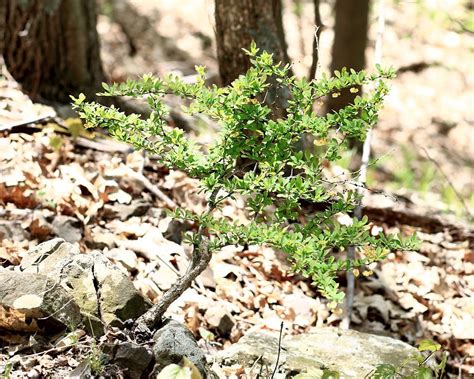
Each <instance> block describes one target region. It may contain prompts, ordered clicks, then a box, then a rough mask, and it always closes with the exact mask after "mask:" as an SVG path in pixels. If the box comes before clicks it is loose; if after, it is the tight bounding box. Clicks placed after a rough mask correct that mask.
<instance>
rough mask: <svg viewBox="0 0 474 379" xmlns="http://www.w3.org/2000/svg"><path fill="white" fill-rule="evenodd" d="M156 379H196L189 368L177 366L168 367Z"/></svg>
mask: <svg viewBox="0 0 474 379" xmlns="http://www.w3.org/2000/svg"><path fill="white" fill-rule="evenodd" d="M156 379H194V378H193V377H192V371H191V369H190V368H189V367H181V366H179V365H176V364H171V365H168V366H166V367H165V368H164V369H163V370H161V371H160V373H159V374H158V376H157V377H156Z"/></svg>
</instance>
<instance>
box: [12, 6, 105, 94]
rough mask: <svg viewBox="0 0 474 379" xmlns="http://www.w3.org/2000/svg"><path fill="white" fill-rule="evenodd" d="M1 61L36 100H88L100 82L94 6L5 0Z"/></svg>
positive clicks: (97, 88)
mask: <svg viewBox="0 0 474 379" xmlns="http://www.w3.org/2000/svg"><path fill="white" fill-rule="evenodd" d="M5 6H6V10H5V18H4V20H5V25H4V46H3V57H4V61H5V64H6V66H7V69H8V71H9V72H10V73H11V75H12V76H13V77H14V78H15V79H16V80H17V81H18V82H19V83H20V84H21V85H22V87H23V90H24V91H25V92H26V93H28V94H29V95H30V97H31V98H33V99H36V100H53V101H58V102H64V103H69V102H70V98H69V95H77V94H79V93H80V92H83V93H85V94H87V95H88V97H89V98H94V97H95V93H96V92H97V91H98V90H100V88H101V83H102V82H103V81H104V80H105V77H104V73H103V71H102V65H101V60H100V53H99V38H98V34H97V30H96V18H97V15H96V9H95V0H80V1H79V0H26V1H25V0H22V1H21V0H6V5H5Z"/></svg>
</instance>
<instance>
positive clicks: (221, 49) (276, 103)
mask: <svg viewBox="0 0 474 379" xmlns="http://www.w3.org/2000/svg"><path fill="white" fill-rule="evenodd" d="M215 5H216V10H215V17H216V40H217V57H218V61H219V72H220V76H221V81H222V84H223V85H228V84H230V83H231V82H232V81H233V80H234V79H236V78H238V77H239V75H241V74H244V73H245V72H246V71H247V70H248V69H249V68H250V60H249V57H248V56H247V55H246V54H245V53H244V52H243V51H242V49H243V48H246V49H248V48H249V46H250V43H251V42H252V41H255V42H256V44H257V47H258V48H260V49H261V51H263V50H265V51H267V52H269V53H272V54H273V59H274V61H275V62H283V63H288V62H289V59H288V54H287V49H286V42H285V36H284V30H283V22H282V4H281V0H264V1H260V0H216V2H215ZM287 101H288V90H287V89H282V88H279V87H278V86H272V89H271V90H270V91H269V92H268V94H267V96H266V103H267V104H269V105H270V106H271V107H272V109H273V110H274V112H275V115H276V116H282V115H283V114H284V109H286V107H287Z"/></svg>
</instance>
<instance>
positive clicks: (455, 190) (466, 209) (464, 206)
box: [422, 147, 473, 219]
mask: <svg viewBox="0 0 474 379" xmlns="http://www.w3.org/2000/svg"><path fill="white" fill-rule="evenodd" d="M422 149H423V151H424V152H425V155H426V157H427V158H428V159H429V160H430V161H431V162H433V163H434V164H435V165H436V167H438V169H439V172H440V173H441V175H443V176H444V178H445V179H446V181H447V182H448V184H449V185H450V187H451V188H452V189H453V191H454V194H455V195H456V197H457V198H458V200H459V201H460V202H461V204H462V206H463V208H464V210H465V211H466V214H467V215H468V217H469V218H470V219H472V218H473V216H472V213H471V211H470V209H469V207H468V205H467V204H466V201H465V199H464V198H463V197H462V196H461V194H460V193H459V192H458V190H457V189H456V187H455V186H454V184H453V182H452V181H451V180H450V179H449V176H448V175H447V174H446V173H445V172H444V170H443V168H442V167H441V165H440V164H439V163H438V161H437V160H436V159H434V158H433V157H432V156H431V155H430V153H429V152H428V150H426V148H425V147H422Z"/></svg>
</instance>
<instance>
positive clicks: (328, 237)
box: [74, 44, 416, 301]
mask: <svg viewBox="0 0 474 379" xmlns="http://www.w3.org/2000/svg"><path fill="white" fill-rule="evenodd" d="M246 53H247V54H248V55H249V56H250V59H251V62H252V67H251V68H250V69H249V70H248V72H247V73H246V74H245V75H241V76H240V77H239V78H237V79H236V80H235V81H234V82H233V83H232V84H231V85H229V86H227V87H223V88H221V87H217V86H215V85H213V86H206V85H205V71H204V68H203V67H197V68H196V70H197V73H198V78H197V81H196V82H195V83H185V82H183V81H182V80H181V79H180V78H179V77H177V76H174V75H168V76H167V77H165V78H163V79H160V78H155V77H152V76H150V75H145V76H143V77H142V78H141V79H140V80H137V81H132V80H129V81H127V82H125V83H121V84H113V85H107V84H104V93H103V94H101V95H104V96H131V97H146V99H147V101H148V104H149V106H150V107H151V109H152V113H151V115H150V117H149V118H148V119H147V120H143V119H141V118H139V117H138V116H137V115H125V114H124V113H122V112H120V111H119V110H118V109H116V108H114V107H113V106H112V107H105V106H102V105H100V104H97V103H89V102H86V101H85V97H84V95H80V96H79V97H78V98H77V99H74V101H75V107H76V109H78V110H79V113H80V116H81V117H82V118H84V119H85V121H86V123H87V125H88V126H90V127H96V126H99V127H104V128H107V129H108V131H109V133H110V134H111V135H113V136H114V137H115V138H117V139H118V140H121V141H125V142H127V143H130V144H132V145H133V146H134V147H135V148H137V149H141V150H146V151H148V152H149V153H151V154H153V155H156V156H158V157H159V158H160V162H162V163H163V164H164V165H166V166H167V167H169V168H172V169H179V170H183V171H185V172H186V173H187V174H188V175H189V176H190V177H192V178H196V179H199V181H200V184H201V188H202V190H203V191H205V192H206V193H207V194H208V195H209V202H210V204H209V211H208V212H205V213H203V214H201V215H199V214H193V213H191V212H189V211H187V210H184V209H177V210H176V211H175V212H174V217H176V218H179V219H186V220H192V221H195V222H197V223H198V225H200V227H201V230H202V228H204V229H205V230H207V233H206V236H207V235H209V237H204V239H203V236H202V233H201V234H199V233H196V234H191V235H188V236H187V239H188V241H189V242H191V243H193V244H194V246H195V247H196V246H200V245H202V244H203V243H206V246H207V247H208V248H209V249H210V250H211V251H215V250H218V249H220V248H222V247H223V246H227V245H232V244H238V245H245V244H266V245H270V246H273V247H275V248H278V249H281V250H283V251H284V252H286V253H287V254H288V256H289V258H290V259H291V260H292V262H293V264H294V268H295V270H297V271H299V272H301V273H302V274H303V275H305V276H307V277H310V278H312V280H313V281H314V283H315V284H316V285H317V287H318V288H319V290H320V291H321V292H322V293H323V295H324V296H326V297H327V298H329V299H331V300H335V301H341V300H342V298H343V293H342V292H341V291H339V289H338V284H337V283H336V281H335V278H336V274H337V272H338V271H339V270H343V269H353V268H355V267H359V266H364V265H367V264H370V263H372V262H375V261H379V260H381V259H382V258H384V257H385V256H386V255H387V254H388V252H389V251H390V250H392V249H407V248H408V249H411V248H413V247H414V246H415V242H416V241H415V239H414V238H410V239H408V240H407V241H402V240H401V239H399V238H397V237H394V236H384V235H379V236H377V237H375V236H372V235H371V234H370V231H369V226H368V225H367V219H366V218H364V219H363V220H362V221H358V220H356V219H354V220H353V223H352V225H340V224H339V223H338V222H337V221H336V220H335V216H336V215H337V214H338V213H341V212H343V213H347V212H351V211H352V210H353V209H354V207H355V206H356V204H357V201H358V198H357V195H356V192H355V191H354V189H353V188H346V187H347V186H343V185H341V181H340V180H336V179H335V178H331V177H328V175H327V174H325V170H324V167H325V166H327V165H328V164H329V163H330V162H332V161H335V160H337V159H340V157H341V153H342V152H343V151H345V150H346V149H347V140H348V139H358V140H363V139H364V138H365V135H366V133H367V130H368V129H369V128H370V127H372V126H373V125H374V123H375V122H376V121H377V113H378V110H379V108H380V106H381V105H382V101H383V98H384V96H385V94H386V93H387V86H386V85H385V83H384V81H383V79H388V78H392V77H393V76H394V72H393V71H392V70H384V69H382V68H381V67H379V66H377V73H375V74H368V73H366V72H364V71H361V72H356V71H354V70H346V69H343V70H341V71H340V72H339V71H336V72H335V76H334V77H331V78H330V77H327V76H323V77H322V78H321V79H319V80H317V81H315V80H313V81H311V82H308V81H307V80H305V79H304V78H303V79H296V78H295V77H292V76H289V75H288V72H289V66H283V65H281V64H280V63H276V64H275V63H274V62H273V59H272V55H271V54H268V53H267V52H259V50H258V49H257V47H256V46H255V44H252V46H251V47H250V50H246ZM269 78H272V83H277V85H279V86H284V87H286V88H288V91H289V93H290V100H289V101H288V108H287V109H286V117H285V118H279V119H277V118H276V117H275V116H274V114H273V111H272V109H271V108H270V107H269V106H268V105H267V104H266V103H265V96H266V92H267V91H268V89H269V87H270V86H271V84H270V82H269ZM371 82H377V86H375V89H374V90H373V91H372V92H371V93H369V94H366V95H364V96H363V97H361V96H358V97H357V98H356V99H355V100H354V103H353V104H350V105H348V106H346V107H345V108H343V109H341V110H340V111H337V112H334V113H329V114H327V115H325V116H324V117H320V116H318V115H317V113H316V112H315V111H314V109H313V104H314V103H315V100H317V99H319V98H321V97H323V96H328V95H332V94H337V93H339V91H341V90H342V89H343V88H355V87H356V86H360V85H364V84H368V83H371ZM165 94H173V95H176V96H179V97H181V98H183V99H187V100H188V101H189V106H188V107H187V108H186V110H187V112H189V113H190V114H202V115H205V116H207V117H210V118H211V119H214V120H216V121H218V122H219V124H220V127H221V131H220V135H219V138H217V139H216V141H215V142H214V143H213V144H211V145H209V146H206V148H205V152H204V150H203V149H201V148H200V147H198V146H197V145H196V144H194V143H193V142H192V141H191V140H190V139H188V137H187V136H186V135H185V133H184V132H183V131H182V130H180V129H171V128H169V127H168V126H167V125H166V122H165V116H166V115H167V113H168V110H167V109H166V107H165V106H164V104H163V102H162V97H163V96H164V95H165ZM302 134H308V135H311V136H313V137H314V138H315V139H316V140H317V141H318V145H320V147H321V146H322V147H323V149H322V152H321V153H320V154H318V155H311V154H310V153H308V152H304V151H300V150H299V149H298V148H297V143H298V141H299V139H300V137H301V135H302ZM236 195H244V196H245V197H246V199H247V206H248V210H249V213H250V214H251V216H252V221H251V222H249V223H247V224H241V223H238V222H231V221H229V220H228V219H225V218H224V217H222V216H219V212H218V210H219V207H220V206H221V205H222V203H223V201H224V200H226V199H233V198H234V196H236ZM302 201H306V202H313V203H328V204H329V206H328V207H327V208H326V209H325V210H324V211H322V212H319V213H317V214H315V215H313V216H307V217H306V218H305V219H304V220H302V218H301V217H300V214H301V211H302V208H301V202H302ZM349 245H353V246H356V247H357V249H358V253H359V254H358V258H357V259H355V260H352V261H346V260H343V259H341V260H337V259H335V257H334V253H335V252H338V251H342V250H344V249H345V248H346V247H348V246H349Z"/></svg>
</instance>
